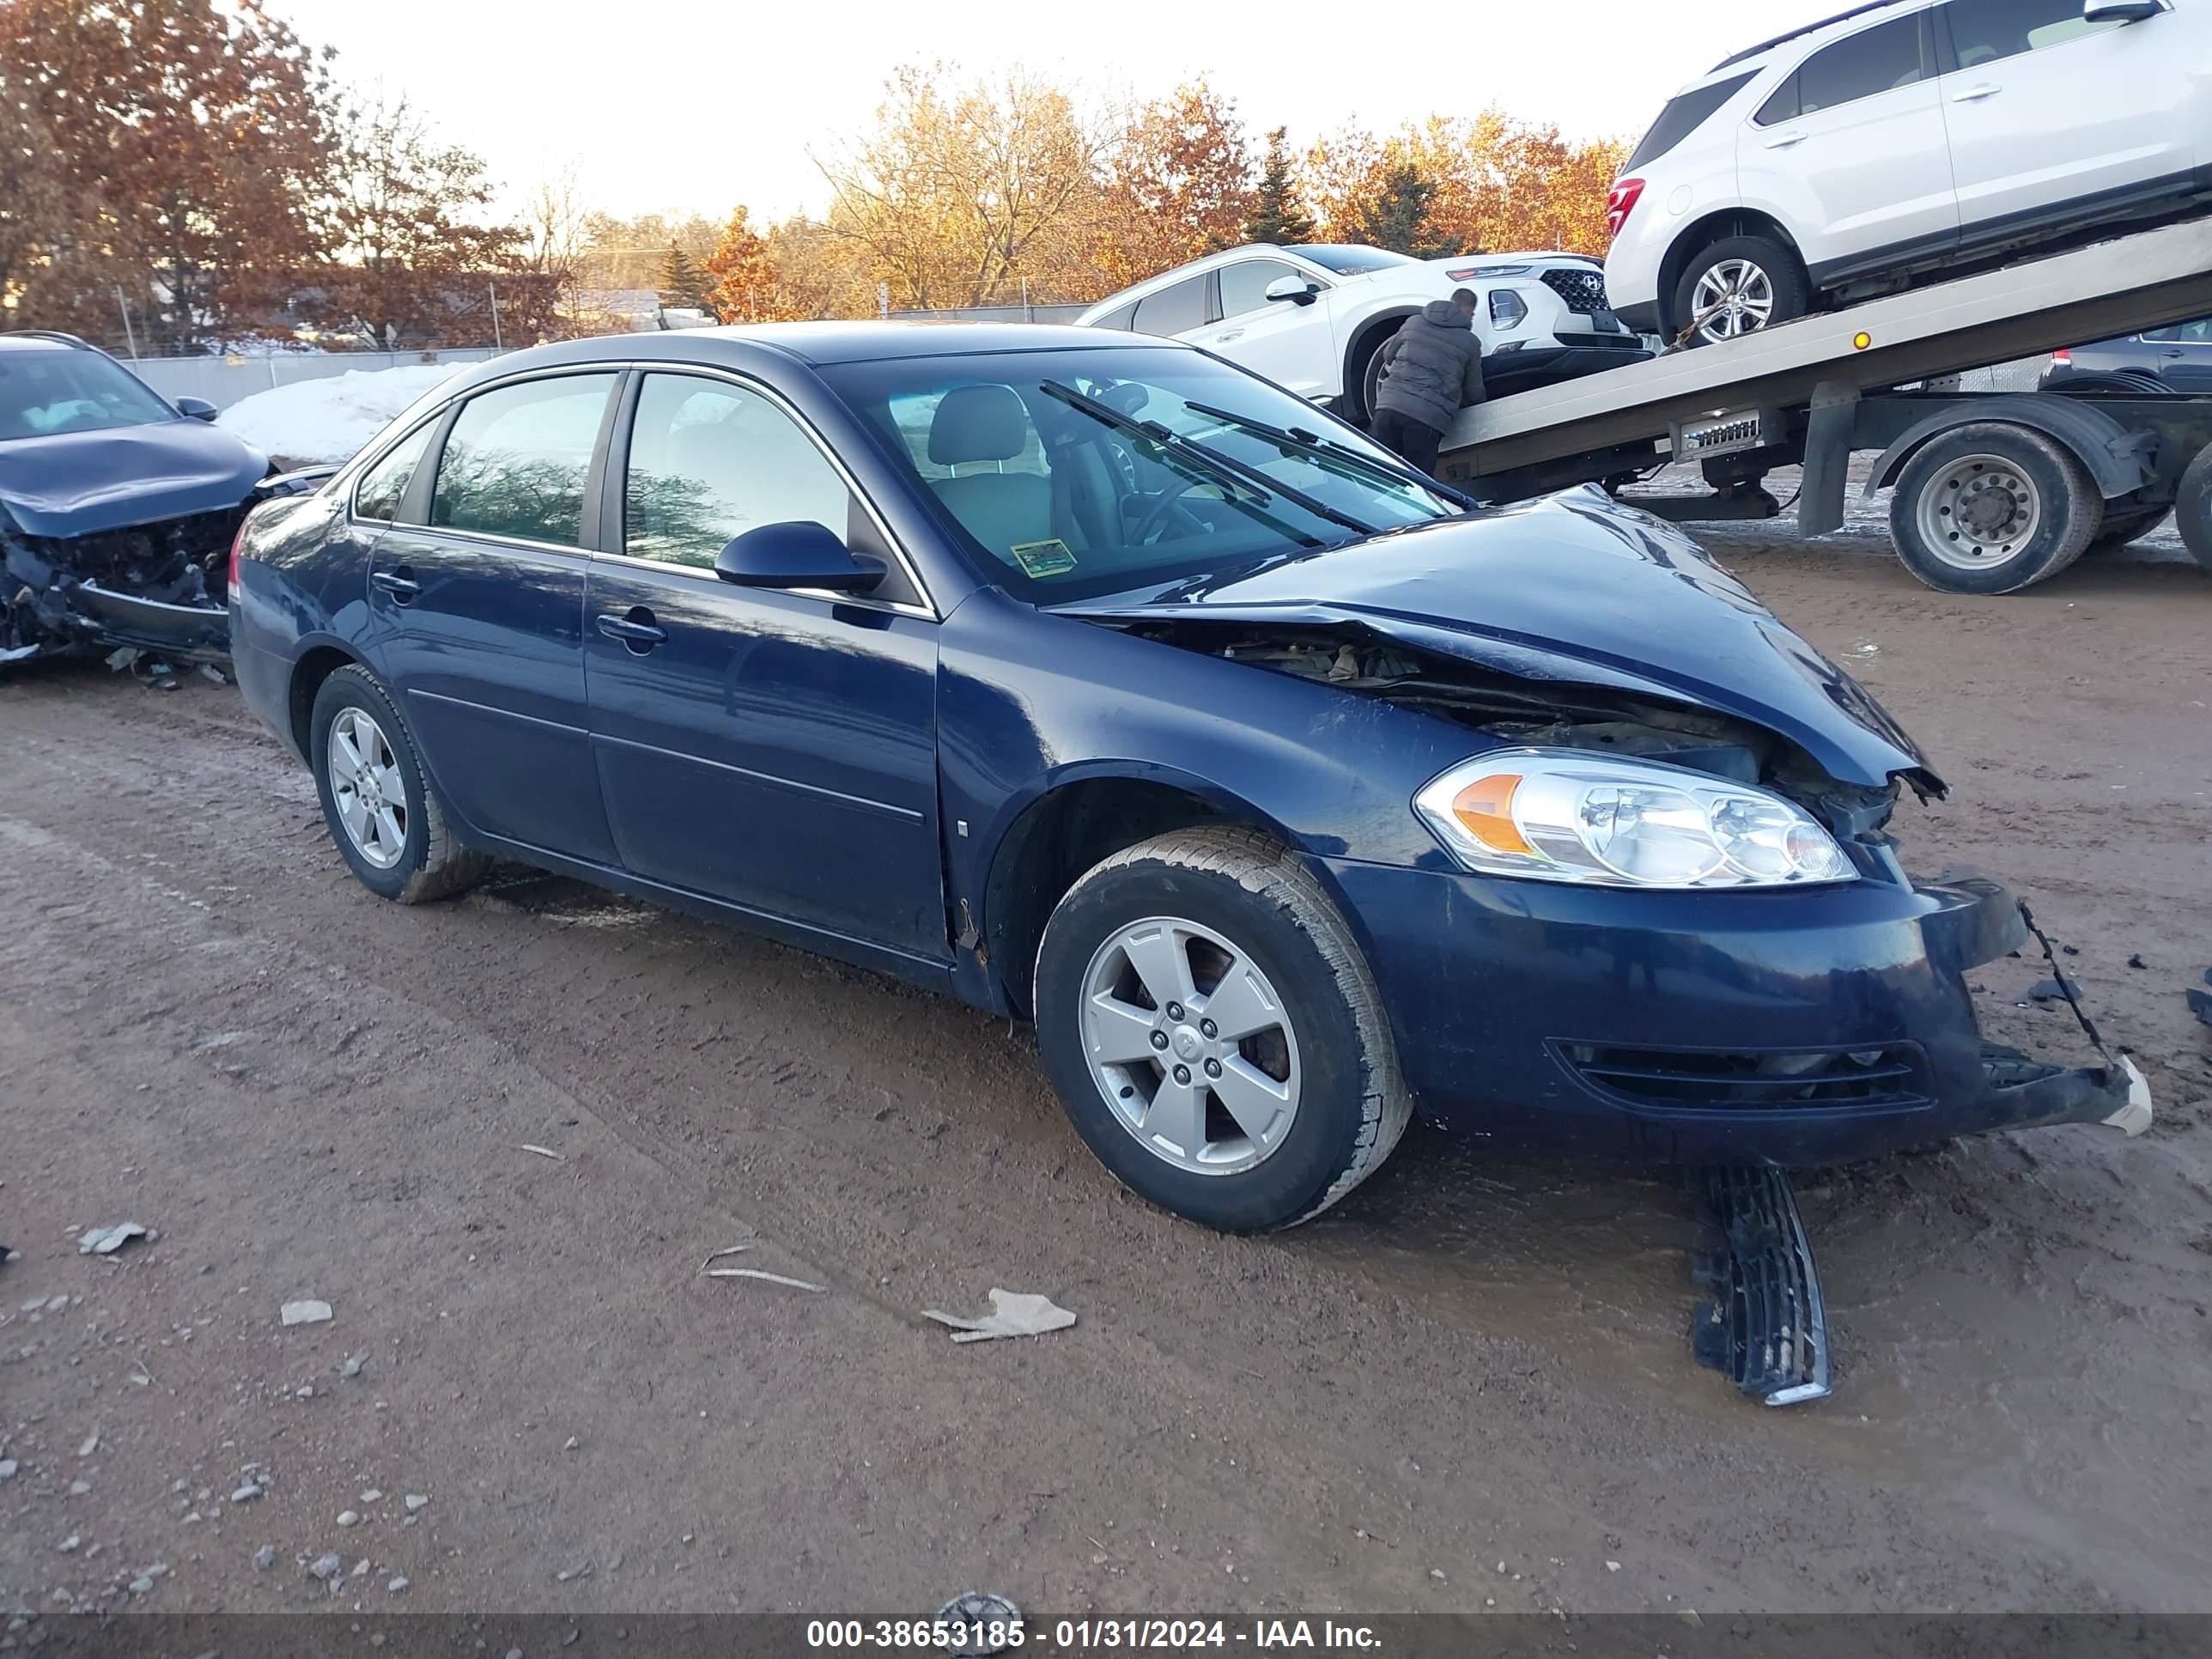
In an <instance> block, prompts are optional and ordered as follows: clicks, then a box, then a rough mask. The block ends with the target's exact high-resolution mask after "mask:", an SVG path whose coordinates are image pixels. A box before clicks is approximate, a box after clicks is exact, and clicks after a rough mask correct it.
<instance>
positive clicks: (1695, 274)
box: [1673, 236, 1813, 347]
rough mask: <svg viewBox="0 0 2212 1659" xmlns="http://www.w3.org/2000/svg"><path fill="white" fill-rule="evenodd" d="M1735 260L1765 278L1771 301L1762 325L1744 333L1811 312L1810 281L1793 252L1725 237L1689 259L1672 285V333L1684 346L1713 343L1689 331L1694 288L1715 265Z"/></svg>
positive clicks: (1765, 241) (1762, 239)
mask: <svg viewBox="0 0 2212 1659" xmlns="http://www.w3.org/2000/svg"><path fill="white" fill-rule="evenodd" d="M1735 260H1741V261H1742V262H1743V263H1744V264H1747V265H1751V266H1754V267H1756V268H1757V270H1759V272H1760V273H1761V274H1762V275H1763V276H1765V282H1766V289H1767V292H1768V293H1769V294H1770V295H1771V296H1772V305H1771V310H1770V311H1769V313H1768V315H1767V318H1766V320H1765V322H1764V323H1763V324H1760V325H1756V326H1753V327H1750V328H1747V329H1745V330H1744V333H1747V334H1755V333H1758V332H1759V331H1760V330H1761V329H1763V328H1776V327H1779V326H1780V325H1782V324H1784V323H1794V322H1796V320H1797V319H1799V318H1800V317H1802V316H1803V315H1805V313H1807V312H1808V311H1810V310H1812V308H1813V280H1812V278H1811V277H1809V276H1807V275H1806V274H1805V266H1804V264H1803V262H1802V260H1800V259H1799V258H1798V257H1797V255H1796V252H1794V251H1793V250H1791V249H1790V248H1789V247H1787V246H1784V244H1783V243H1781V242H1778V241H1777V240H1775V239H1774V238H1773V237H1771V236H1729V237H1725V238H1723V240H1720V241H1717V242H1715V243H1714V244H1713V245H1712V246H1711V247H1709V248H1706V249H1705V251H1704V252H1701V253H1699V254H1698V255H1697V256H1696V257H1695V258H1692V260H1691V261H1690V263H1689V264H1688V266H1687V267H1686V268H1685V270H1683V272H1682V277H1681V280H1680V282H1678V283H1675V284H1674V324H1673V326H1674V332H1675V333H1676V334H1677V335H1678V336H1680V337H1682V343H1683V344H1684V345H1685V346H1689V347H1696V346H1704V345H1712V344H1717V343H1718V342H1717V341H1716V340H1713V339H1710V338H1708V337H1706V336H1705V334H1704V333H1701V332H1699V331H1696V330H1695V329H1693V328H1692V325H1693V324H1694V323H1695V322H1696V321H1697V319H1698V312H1697V310H1696V308H1695V307H1696V300H1697V293H1698V284H1699V283H1700V282H1701V281H1703V280H1704V278H1705V273H1706V272H1707V271H1710V270H1712V269H1713V268H1714V267H1715V266H1716V265H1723V264H1729V262H1731V261H1735ZM1709 326H1717V321H1716V323H1715V324H1711V325H1709Z"/></svg>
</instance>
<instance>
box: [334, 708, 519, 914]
mask: <svg viewBox="0 0 2212 1659" xmlns="http://www.w3.org/2000/svg"><path fill="white" fill-rule="evenodd" d="M310 719H311V720H312V726H311V730H312V732H313V754H312V755H311V757H310V759H311V760H312V762H313V766H314V772H315V788H316V793H318V794H319V796H320V797H321V799H322V803H323V818H324V821H325V823H328V824H329V825H330V830H331V840H332V841H333V842H336V843H337V849H338V852H339V853H340V854H342V855H343V857H344V859H345V861H346V863H347V865H348V866H350V867H351V869H352V871H353V872H354V874H355V876H356V878H359V880H360V882H361V884H362V886H364V887H366V888H368V890H369V891H370V892H372V893H374V894H376V895H377V896H379V897H380V898H388V899H392V900H394V901H395V902H398V903H401V904H424V903H428V902H429V901H431V900H433V899H441V898H447V897H450V896H452V895H453V894H455V893H458V892H460V891H462V890H464V889H466V888H469V887H472V886H474V885H475V884H477V882H479V881H481V880H482V879H483V878H484V876H485V875H487V874H488V873H489V872H490V870H491V867H492V860H489V859H488V858H486V857H485V856H484V855H483V854H481V853H471V852H470V851H469V850H468V849H467V848H465V847H463V846H462V845H461V844H460V842H458V841H456V840H455V839H454V838H453V831H452V830H451V829H448V828H447V824H446V814H445V808H444V806H443V805H442V803H441V802H440V801H439V799H438V796H437V792H436V791H435V789H433V788H432V787H430V779H429V775H428V773H426V772H425V771H424V770H423V769H422V757H420V756H419V755H417V754H416V751H415V739H414V736H413V734H412V733H410V732H409V731H408V729H407V722H406V721H405V720H402V719H401V718H400V715H399V709H398V706H397V705H396V704H394V703H393V702H392V696H391V694H390V693H389V692H387V691H386V690H385V689H384V687H383V686H382V685H381V684H380V683H379V682H378V680H377V678H376V677H375V676H374V675H373V674H371V673H370V672H369V671H368V670H367V669H366V668H362V667H361V666H359V665H349V666H348V667H344V668H341V669H339V670H338V671H337V672H336V673H334V674H332V675H331V677H330V678H328V679H326V680H325V681H324V682H323V684H322V687H321V689H320V690H319V691H317V692H316V694H315V708H314V713H313V715H312V716H311V717H310Z"/></svg>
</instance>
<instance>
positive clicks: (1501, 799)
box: [1452, 772, 1536, 858]
mask: <svg viewBox="0 0 2212 1659" xmlns="http://www.w3.org/2000/svg"><path fill="white" fill-rule="evenodd" d="M1520 787H1521V778H1520V775H1519V774H1517V773H1513V772H1499V773H1497V774H1494V775H1492V776H1490V777H1486V778H1477V779H1476V780H1475V781H1474V782H1473V783H1470V784H1469V785H1468V787H1466V788H1464V789H1462V790H1461V791H1460V792H1459V793H1458V794H1456V795H1455V796H1454V797H1453V798H1452V816H1453V817H1455V818H1457V819H1458V820H1459V821H1460V823H1462V824H1463V825H1465V826H1466V829H1467V832H1468V834H1469V835H1470V836H1474V838H1475V839H1476V840H1477V841H1479V842H1481V843H1482V844H1483V845H1484V846H1485V847H1487V848H1491V849H1492V850H1493V851H1495V852H1499V853H1524V854H1528V856H1529V857H1531V858H1534V856H1535V855H1536V849H1535V848H1533V847H1531V846H1530V845H1528V842H1527V841H1526V840H1525V839H1523V838H1522V834H1521V832H1520V830H1518V829H1516V828H1514V825H1513V793H1514V791H1515V790H1516V789H1518V788H1520Z"/></svg>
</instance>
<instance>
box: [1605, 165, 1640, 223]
mask: <svg viewBox="0 0 2212 1659" xmlns="http://www.w3.org/2000/svg"><path fill="white" fill-rule="evenodd" d="M1643 197H1644V181H1643V180H1642V179H1622V180H1621V181H1620V183H1619V184H1617V185H1614V186H1613V193H1612V194H1611V195H1610V196H1608V197H1606V198H1605V231H1606V234H1607V235H1608V236H1618V235H1620V229H1621V227H1622V226H1623V225H1626V223H1627V222H1628V216H1629V215H1630V214H1632V213H1633V212H1635V211H1636V204H1637V203H1638V202H1639V201H1641V200H1642V199H1643Z"/></svg>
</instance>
